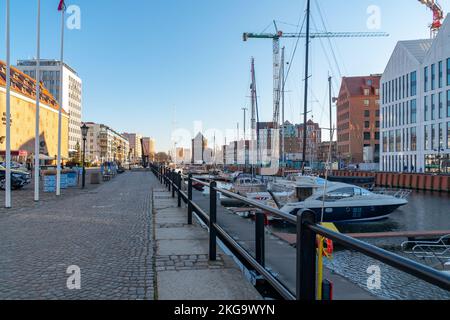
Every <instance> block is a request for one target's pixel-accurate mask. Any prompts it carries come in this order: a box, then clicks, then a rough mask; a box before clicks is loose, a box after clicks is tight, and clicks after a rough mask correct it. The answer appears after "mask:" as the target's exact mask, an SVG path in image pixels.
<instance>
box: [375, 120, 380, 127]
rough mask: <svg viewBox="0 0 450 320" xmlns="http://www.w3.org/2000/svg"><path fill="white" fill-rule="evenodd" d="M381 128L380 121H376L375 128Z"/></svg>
mask: <svg viewBox="0 0 450 320" xmlns="http://www.w3.org/2000/svg"><path fill="white" fill-rule="evenodd" d="M379 127H380V121H378V120H377V121H375V128H379Z"/></svg>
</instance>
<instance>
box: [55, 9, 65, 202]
mask: <svg viewBox="0 0 450 320" xmlns="http://www.w3.org/2000/svg"><path fill="white" fill-rule="evenodd" d="M64 12H65V8H64V6H63V8H62V10H61V71H60V82H59V95H60V96H59V115H58V160H57V161H58V163H57V169H56V195H57V196H60V195H61V122H62V108H63V93H64V86H63V80H64V76H63V71H64V27H65V26H64V22H65V21H64Z"/></svg>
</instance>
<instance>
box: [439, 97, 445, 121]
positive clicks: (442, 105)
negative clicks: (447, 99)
mask: <svg viewBox="0 0 450 320" xmlns="http://www.w3.org/2000/svg"><path fill="white" fill-rule="evenodd" d="M438 100H439V101H438V105H439V106H438V109H439V119H442V115H443V113H442V112H443V111H444V110H443V109H444V104H443V102H442V92H439V96H438Z"/></svg>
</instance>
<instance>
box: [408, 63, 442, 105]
mask: <svg viewBox="0 0 450 320" xmlns="http://www.w3.org/2000/svg"><path fill="white" fill-rule="evenodd" d="M448 64H449V65H450V59H449V62H448ZM448 80H450V79H448ZM416 94H417V72H416V71H413V72H411V97H413V96H415V95H416Z"/></svg>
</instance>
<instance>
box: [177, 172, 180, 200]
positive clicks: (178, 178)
mask: <svg viewBox="0 0 450 320" xmlns="http://www.w3.org/2000/svg"><path fill="white" fill-rule="evenodd" d="M177 188H178V208H180V207H181V172H178V173H177Z"/></svg>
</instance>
